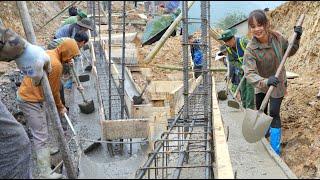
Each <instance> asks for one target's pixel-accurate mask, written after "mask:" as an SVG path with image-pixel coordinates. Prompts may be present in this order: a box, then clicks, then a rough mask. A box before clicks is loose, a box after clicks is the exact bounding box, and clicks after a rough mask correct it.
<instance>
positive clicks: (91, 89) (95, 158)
mask: <svg viewBox="0 0 320 180" xmlns="http://www.w3.org/2000/svg"><path fill="white" fill-rule="evenodd" d="M85 53H89V52H85ZM87 56H88V57H90V55H89V54H87ZM96 57H97V58H99V56H96ZM97 60H98V61H99V59H97ZM86 65H87V64H86V63H85V62H84V67H85V66H86ZM102 65H105V63H101V62H100V63H97V66H102ZM100 68H101V67H100ZM81 69H82V67H81V63H76V71H77V72H78V73H79V74H80V73H81V72H82V70H81ZM104 69H107V68H106V67H105V66H104ZM103 80H104V83H105V85H107V84H108V83H107V79H103ZM95 83H97V81H96V79H95V77H94V75H93V74H90V81H87V82H83V83H82V86H83V87H84V94H85V97H86V98H87V99H92V100H93V101H94V104H95V109H96V110H95V111H94V112H93V113H91V114H83V113H81V112H80V110H79V107H78V104H80V103H82V102H83V100H82V98H81V96H80V93H79V92H78V91H77V90H76V89H75V87H74V88H73V93H71V94H70V96H69V97H70V102H71V103H72V105H71V106H70V116H71V119H72V121H73V123H74V127H75V130H76V131H77V133H78V134H79V136H80V138H86V139H91V140H97V139H98V138H100V137H101V126H100V123H99V121H100V119H99V111H98V108H99V103H98V97H97V89H96V87H97V86H96V85H95ZM100 85H101V84H100ZM114 86H115V83H114V82H113V83H112V93H111V94H112V95H116V94H117V91H116V88H115V87H114ZM106 87H107V86H106ZM126 88H127V87H126ZM102 93H107V91H106V92H104V91H102ZM104 97H106V98H103V100H108V94H104ZM113 99H114V100H112V119H117V118H119V117H120V116H119V111H120V110H119V108H120V103H119V100H120V99H119V96H113ZM103 104H104V106H106V105H108V102H103ZM104 110H105V114H106V115H108V108H107V107H105V108H104ZM141 140H142V139H133V141H141ZM124 141H127V140H124ZM91 144H92V142H90V141H81V146H82V150H84V149H85V148H86V147H88V146H89V145H91ZM113 147H114V149H115V150H116V149H117V148H119V145H113ZM147 147H148V144H147V143H142V144H133V145H132V149H133V152H132V155H130V154H129V148H130V146H129V145H128V144H127V145H124V154H123V155H120V154H117V153H116V155H115V156H114V157H111V156H110V154H109V153H108V151H107V147H106V144H105V143H102V146H98V147H97V148H95V149H94V150H92V151H91V152H89V153H87V154H82V156H81V158H80V160H79V178H89V179H91V178H93V179H96V178H100V179H104V178H108V179H119V178H121V179H123V178H134V175H135V172H136V171H137V169H138V168H139V167H140V165H141V164H142V163H143V162H144V161H145V159H146V157H147V155H146V154H145V152H146V149H147Z"/></svg>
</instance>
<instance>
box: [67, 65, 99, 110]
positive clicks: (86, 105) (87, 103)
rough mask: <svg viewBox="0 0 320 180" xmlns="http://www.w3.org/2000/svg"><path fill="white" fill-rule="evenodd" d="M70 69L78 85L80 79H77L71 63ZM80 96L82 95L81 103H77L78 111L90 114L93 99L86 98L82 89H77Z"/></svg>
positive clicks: (92, 107)
mask: <svg viewBox="0 0 320 180" xmlns="http://www.w3.org/2000/svg"><path fill="white" fill-rule="evenodd" d="M71 70H72V74H73V76H74V77H75V79H76V82H77V85H78V86H80V81H79V79H78V76H77V74H76V71H75V70H74V66H73V65H72V66H71ZM78 90H79V92H80V94H81V96H82V99H83V103H82V104H79V108H80V111H81V112H82V113H84V114H90V113H92V112H93V111H94V103H93V100H90V101H89V100H86V99H85V97H84V94H83V91H82V90H80V89H78Z"/></svg>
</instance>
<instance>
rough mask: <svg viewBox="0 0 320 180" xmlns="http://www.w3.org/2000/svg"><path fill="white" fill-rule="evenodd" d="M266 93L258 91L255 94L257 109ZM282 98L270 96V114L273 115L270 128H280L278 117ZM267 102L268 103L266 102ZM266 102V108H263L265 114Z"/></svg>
mask: <svg viewBox="0 0 320 180" xmlns="http://www.w3.org/2000/svg"><path fill="white" fill-rule="evenodd" d="M265 96H266V94H264V93H259V94H256V107H257V109H260V106H261V104H262V101H263V99H264V97H265ZM282 99H283V97H282V98H272V97H270V101H269V102H270V116H271V117H273V120H272V122H271V125H270V127H272V128H281V119H280V107H281V102H282ZM268 104H269V103H268ZM268 104H267V106H266V108H265V109H264V113H265V114H267V109H268Z"/></svg>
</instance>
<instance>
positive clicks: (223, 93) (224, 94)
mask: <svg viewBox="0 0 320 180" xmlns="http://www.w3.org/2000/svg"><path fill="white" fill-rule="evenodd" d="M227 98H228V94H227V91H226V90H221V91H219V92H218V99H220V100H226V99H227Z"/></svg>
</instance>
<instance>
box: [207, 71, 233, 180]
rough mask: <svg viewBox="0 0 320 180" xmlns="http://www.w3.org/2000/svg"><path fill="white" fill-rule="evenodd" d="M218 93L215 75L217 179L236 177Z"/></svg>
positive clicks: (214, 113)
mask: <svg viewBox="0 0 320 180" xmlns="http://www.w3.org/2000/svg"><path fill="white" fill-rule="evenodd" d="M216 94H217V93H216V87H215V81H214V77H212V111H213V118H212V121H213V122H212V125H213V138H214V140H213V142H214V150H215V151H214V156H215V160H214V162H213V167H214V168H213V169H214V171H215V172H214V175H215V178H216V179H234V175H233V170H232V165H231V160H230V155H229V150H228V145H227V141H226V136H225V132H224V126H223V122H222V118H221V114H220V109H219V105H218V100H217V96H216Z"/></svg>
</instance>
